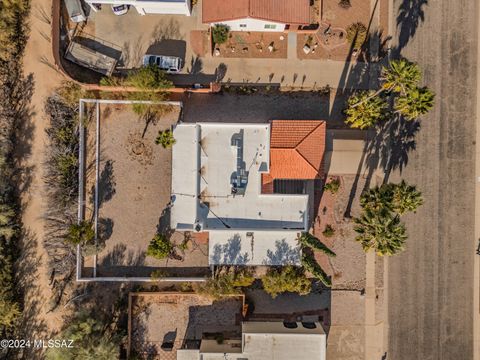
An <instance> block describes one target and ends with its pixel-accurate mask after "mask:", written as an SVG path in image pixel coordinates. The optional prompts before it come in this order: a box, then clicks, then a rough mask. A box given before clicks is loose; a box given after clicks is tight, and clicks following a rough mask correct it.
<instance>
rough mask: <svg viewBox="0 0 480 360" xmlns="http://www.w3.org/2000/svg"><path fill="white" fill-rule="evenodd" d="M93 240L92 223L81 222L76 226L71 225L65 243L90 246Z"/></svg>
mask: <svg viewBox="0 0 480 360" xmlns="http://www.w3.org/2000/svg"><path fill="white" fill-rule="evenodd" d="M94 239H95V230H94V229H93V226H92V223H90V222H88V221H81V222H80V223H78V224H76V223H75V224H71V225H70V227H69V228H68V233H67V236H66V238H65V242H66V243H68V244H71V245H83V244H91V243H93V241H94Z"/></svg>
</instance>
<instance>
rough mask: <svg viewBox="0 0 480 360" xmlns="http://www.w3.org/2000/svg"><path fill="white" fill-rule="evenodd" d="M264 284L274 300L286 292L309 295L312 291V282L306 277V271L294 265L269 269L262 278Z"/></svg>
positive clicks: (264, 287)
mask: <svg viewBox="0 0 480 360" xmlns="http://www.w3.org/2000/svg"><path fill="white" fill-rule="evenodd" d="M262 284H263V289H264V290H265V291H266V292H267V293H268V294H270V296H271V297H272V298H276V297H277V296H278V295H279V294H282V293H285V292H291V293H297V294H299V295H307V294H309V293H310V291H311V290H312V282H311V281H310V280H309V279H308V278H307V277H306V276H305V270H304V269H303V268H302V267H295V266H292V265H288V266H284V267H271V268H269V269H268V271H267V273H266V274H265V275H264V276H263V277H262Z"/></svg>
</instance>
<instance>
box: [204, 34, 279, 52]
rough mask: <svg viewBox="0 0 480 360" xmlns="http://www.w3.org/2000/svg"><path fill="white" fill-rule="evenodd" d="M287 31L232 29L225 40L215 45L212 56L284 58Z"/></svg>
mask: <svg viewBox="0 0 480 360" xmlns="http://www.w3.org/2000/svg"><path fill="white" fill-rule="evenodd" d="M287 35H288V34H287V33H277V32H273V33H272V32H250V31H233V32H231V33H230V34H229V37H228V40H227V42H225V43H224V44H220V45H216V47H215V49H214V50H213V56H214V57H225V58H260V59H261V58H265V59H267V58H274V59H286V58H287V50H288V41H287Z"/></svg>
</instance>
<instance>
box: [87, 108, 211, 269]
mask: <svg viewBox="0 0 480 360" xmlns="http://www.w3.org/2000/svg"><path fill="white" fill-rule="evenodd" d="M179 113H180V109H179V108H178V107H173V108H172V111H171V112H169V113H167V114H165V115H164V116H162V117H161V118H160V119H158V120H157V121H155V122H152V123H150V124H149V125H148V126H146V123H145V121H144V120H143V119H140V118H139V116H138V115H136V114H135V113H134V112H133V111H132V110H131V106H130V105H116V106H112V105H106V106H103V105H102V106H101V107H100V139H101V140H100V163H99V166H100V167H99V188H98V195H99V202H98V203H99V215H98V222H99V231H100V233H102V232H103V233H104V234H105V235H104V239H105V245H106V247H105V249H104V250H103V251H102V252H101V253H100V254H99V255H98V260H97V276H125V275H129V276H147V277H148V276H150V273H151V271H152V270H154V269H157V268H162V269H164V268H172V267H181V268H183V269H182V270H181V272H185V271H187V272H188V270H189V269H188V268H195V267H202V268H205V269H207V267H208V258H207V251H208V249H207V245H206V244H200V243H195V244H194V243H193V242H192V243H189V247H188V249H185V250H181V249H178V251H176V252H177V255H179V259H178V260H176V259H167V260H156V259H154V258H152V257H148V256H146V255H145V252H146V250H147V247H148V244H149V243H150V240H151V239H152V237H153V235H154V234H155V233H156V231H162V232H163V231H167V230H168V229H169V225H170V218H169V212H168V207H167V205H168V203H169V202H170V194H171V169H172V151H171V149H164V148H162V146H161V145H156V144H155V138H156V137H157V135H158V132H159V131H163V130H165V129H169V128H170V127H171V126H172V125H173V124H175V123H176V122H177V121H178V118H179ZM95 128H96V126H95V122H91V123H90V125H89V129H88V134H87V137H88V138H90V139H94V138H95ZM143 133H144V134H143ZM142 134H143V136H142ZM87 143H88V146H87V153H88V154H90V156H92V155H93V157H94V155H95V154H94V148H95V144H94V143H93V142H91V141H90V142H89V141H88V140H87ZM94 162H95V160H94V158H92V159H91V160H90V161H89V163H94ZM87 192H88V194H87V198H86V201H87V204H88V206H87V208H89V209H93V208H94V205H93V199H94V193H95V171H93V169H92V171H91V172H89V173H88V174H87ZM89 216H93V214H90V215H88V214H87V217H89ZM102 227H103V228H104V230H105V231H103V230H101V229H102ZM182 241H184V236H183V233H180V232H175V233H174V234H173V236H172V242H174V243H175V244H177V245H180V244H181V243H182ZM86 267H87V268H88V264H87V263H86ZM205 269H202V270H201V271H205ZM86 270H87V272H88V271H89V270H88V269H86ZM165 270H166V269H165ZM192 276H193V275H192Z"/></svg>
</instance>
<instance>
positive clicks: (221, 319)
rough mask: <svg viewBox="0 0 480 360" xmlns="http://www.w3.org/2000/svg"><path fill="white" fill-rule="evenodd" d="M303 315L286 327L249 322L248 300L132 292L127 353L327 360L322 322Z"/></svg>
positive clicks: (208, 359) (212, 359)
mask: <svg viewBox="0 0 480 360" xmlns="http://www.w3.org/2000/svg"><path fill="white" fill-rule="evenodd" d="M252 311H253V312H254V311H255V310H254V309H252ZM299 311H300V312H299V313H296V315H295V317H297V318H298V320H297V321H298V322H283V321H282V320H281V319H282V318H283V317H284V316H286V315H287V314H278V316H279V318H276V319H275V320H271V321H250V320H246V318H245V317H246V316H251V315H247V313H248V306H246V304H245V296H244V295H228V296H224V297H221V298H219V299H213V298H211V297H206V296H201V295H199V294H195V293H185V292H183V293H175V292H134V293H130V294H129V301H128V318H129V321H128V342H127V353H128V355H130V354H131V353H132V352H136V353H137V354H138V355H139V356H140V357H141V358H155V359H176V360H225V359H228V360H246V359H248V360H265V359H272V360H273V359H275V360H325V358H326V335H325V331H324V329H323V327H322V324H321V323H320V322H319V320H320V318H319V316H318V315H306V314H305V312H303V311H302V310H301V309H299ZM288 316H289V317H291V316H292V315H288ZM300 319H301V320H300ZM300 321H301V322H300Z"/></svg>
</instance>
